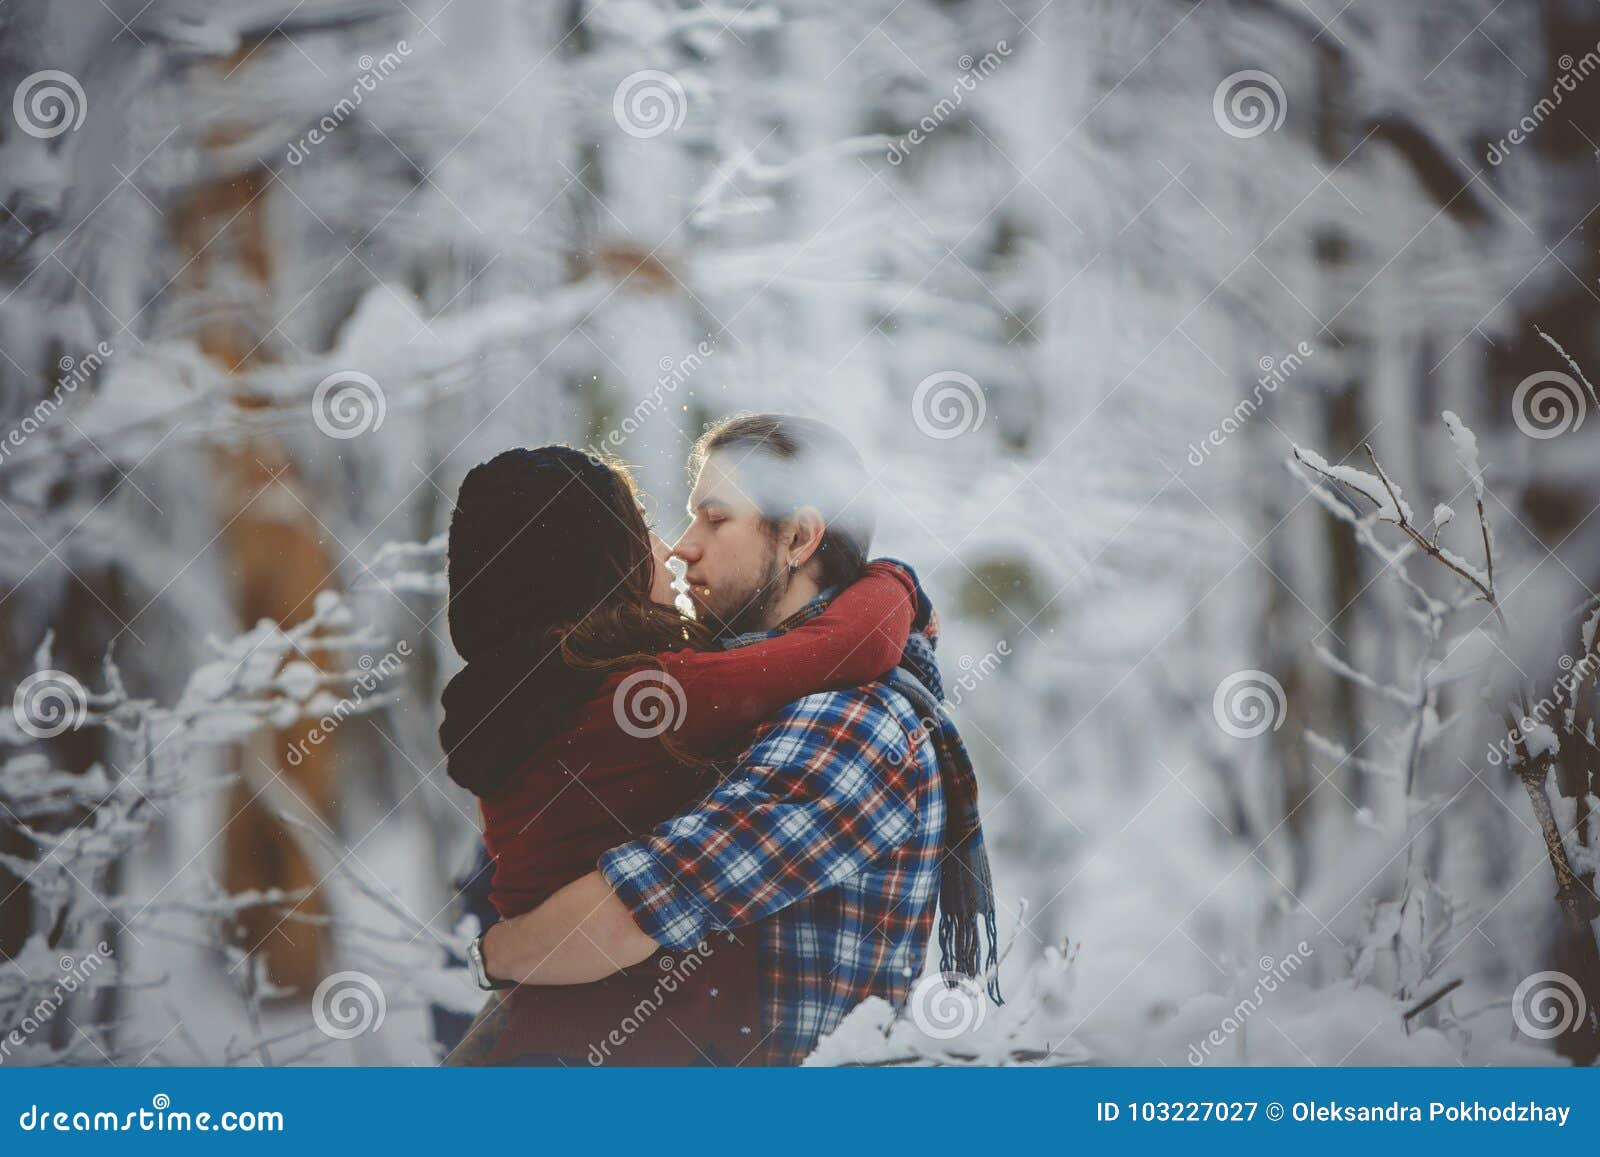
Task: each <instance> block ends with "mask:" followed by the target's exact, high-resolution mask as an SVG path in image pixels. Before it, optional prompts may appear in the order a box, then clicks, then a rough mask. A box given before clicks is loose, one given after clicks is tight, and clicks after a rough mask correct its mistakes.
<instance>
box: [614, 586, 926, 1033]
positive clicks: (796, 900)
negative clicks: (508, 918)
mask: <svg viewBox="0 0 1600 1157" xmlns="http://www.w3.org/2000/svg"><path fill="white" fill-rule="evenodd" d="M808 609H809V608H808ZM788 625H792V621H791V623H789V624H786V626H788ZM762 637H765V636H762ZM746 638H748V637H746ZM739 641H740V642H743V641H745V640H744V639H741V640H739ZM919 727H920V725H919V721H918V718H917V715H916V713H915V711H914V710H913V709H912V706H911V704H910V702H909V701H908V700H907V699H906V698H905V697H904V696H903V695H901V694H900V693H898V692H897V691H894V690H893V689H891V688H890V687H889V686H888V685H887V684H886V683H881V682H878V683H871V684H867V685H866V686H863V687H857V688H853V689H851V690H848V691H835V692H825V693H820V694H816V695H809V696H807V697H806V698H804V699H800V700H798V701H796V702H795V703H792V704H790V705H789V706H788V707H787V708H785V709H784V710H783V711H782V712H781V713H780V714H779V715H778V717H777V718H776V719H774V720H773V721H772V722H770V723H768V724H766V725H765V726H764V727H762V729H761V730H760V731H758V732H757V733H756V737H755V740H754V742H753V743H752V745H751V746H750V747H749V748H748V749H747V750H746V751H745V753H744V754H743V755H742V756H741V757H740V759H739V763H738V766H737V767H736V768H735V769H734V770H733V771H732V772H731V773H730V774H729V775H728V776H727V777H726V778H725V779H724V780H723V781H722V783H721V784H720V785H719V786H718V787H717V788H716V789H715V790H714V791H712V792H711V793H710V794H709V795H708V796H707V797H706V798H705V799H704V800H703V801H701V803H700V804H698V805H697V806H696V807H695V808H694V809H693V810H691V811H687V812H684V813H683V814H681V815H679V816H677V817H675V818H673V819H671V820H668V821H667V822H666V823H664V824H662V825H660V826H659V827H657V828H656V829H655V831H654V832H652V833H651V834H650V835H649V836H646V837H643V838H641V839H638V840H634V841H633V842H631V843H627V844H624V845H622V846H621V847H619V848H614V849H612V850H611V851H610V852H607V853H606V854H605V855H604V856H602V857H601V859H600V865H599V866H600V870H601V872H602V873H603V874H604V875H605V877H606V879H607V880H608V881H609V882H610V883H611V885H612V887H613V888H614V889H615V890H616V892H617V894H618V896H619V897H620V898H621V899H622V901H623V902H624V903H625V904H626V905H627V906H628V908H629V909H630V910H631V911H632V912H633V914H634V917H635V919H636V920H637V921H638V923H639V927H640V928H641V929H643V930H644V931H645V932H646V933H647V934H648V935H650V936H651V937H652V938H653V939H655V940H656V941H658V942H659V943H660V944H662V945H663V946H664V947H667V948H673V949H678V950H686V949H689V948H692V947H693V946H694V945H696V944H698V943H699V942H700V941H701V940H703V939H704V938H705V937H706V935H707V934H708V933H709V932H711V931H714V930H719V929H729V928H737V927H741V926H744V925H748V924H752V923H755V922H757V921H760V925H759V928H758V934H759V936H760V941H759V942H760V945H761V949H760V960H761V973H762V977H761V984H762V988H761V995H762V1005H763V1015H764V1017H765V1023H764V1024H763V1026H762V1029H763V1040H762V1041H761V1043H760V1045H759V1047H756V1048H753V1050H752V1051H753V1055H754V1056H756V1057H759V1059H761V1060H763V1061H766V1062H769V1063H776V1064H797V1063H799V1062H800V1061H801V1060H803V1059H804V1058H805V1056H806V1054H807V1053H809V1052H810V1051H811V1050H812V1048H814V1047H815V1045H816V1043H817V1040H818V1038H819V1037H821V1036H822V1035H823V1034H824V1033H827V1032H829V1031H831V1030H832V1029H833V1028H834V1027H836V1026H837V1025H838V1023H839V1021H840V1020H842V1019H843V1018H844V1016H845V1014H846V1013H848V1012H849V1011H850V1010H851V1009H852V1008H854V1007H855V1006H856V1005H857V1004H859V1003H860V1002H861V1001H862V1000H865V999H866V998H867V997H869V996H879V997H883V998H884V999H886V1000H888V1001H890V1002H891V1003H893V1004H895V1005H896V1006H899V1005H901V1004H902V1003H903V1002H904V1001H905V999H906V997H907V996H908V995H909V993H910V989H911V985H912V983H913V981H914V980H915V979H916V977H917V976H919V975H921V972H922V967H923V961H924V957H925V956H926V953H927V947H928V940H929V937H930V935H931V932H932V928H933V920H934V915H935V909H936V908H937V900H938V890H939V861H940V856H941V853H942V848H943V838H944V830H945V806H944V797H943V793H942V790H941V786H940V774H939V766H938V762H937V757H936V755H935V753H934V751H933V745H932V744H931V743H929V742H927V740H926V739H925V738H921V732H920V730H919ZM914 737H916V738H914Z"/></svg>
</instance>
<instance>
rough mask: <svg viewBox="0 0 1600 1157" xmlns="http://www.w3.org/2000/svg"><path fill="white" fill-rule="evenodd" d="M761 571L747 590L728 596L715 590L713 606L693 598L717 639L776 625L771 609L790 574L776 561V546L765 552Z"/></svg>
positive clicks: (781, 593)
mask: <svg viewBox="0 0 1600 1157" xmlns="http://www.w3.org/2000/svg"><path fill="white" fill-rule="evenodd" d="M762 570H763V573H762V576H761V578H760V579H758V580H757V581H756V582H755V583H754V584H752V586H751V587H750V588H749V589H747V590H743V591H738V592H735V593H732V594H731V595H730V594H729V593H728V592H718V598H717V601H716V603H715V604H714V605H707V604H705V603H702V602H700V601H699V600H698V599H697V600H695V609H696V610H697V611H698V612H700V614H701V615H702V616H703V618H704V619H706V620H708V621H707V622H706V625H707V626H709V627H710V628H711V629H712V630H714V631H715V632H716V633H717V636H718V637H719V638H724V639H725V638H728V637H730V636H733V635H744V634H748V633H750V632H751V631H765V630H768V629H769V628H771V627H773V626H776V624H775V623H773V622H772V621H771V615H772V608H773V607H774V606H776V605H777V604H778V603H779V602H780V601H782V599H783V596H784V595H786V594H788V592H789V573H788V571H787V570H785V569H784V568H783V567H782V566H781V565H780V564H779V562H778V550H777V547H776V545H774V546H773V547H772V549H771V550H770V551H769V552H768V554H767V557H766V560H765V563H764V565H763V568H762Z"/></svg>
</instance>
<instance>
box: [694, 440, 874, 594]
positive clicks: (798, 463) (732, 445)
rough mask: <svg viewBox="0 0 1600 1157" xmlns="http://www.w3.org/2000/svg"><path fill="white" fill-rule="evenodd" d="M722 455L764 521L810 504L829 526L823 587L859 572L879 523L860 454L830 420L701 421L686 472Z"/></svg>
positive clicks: (820, 554)
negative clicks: (708, 423)
mask: <svg viewBox="0 0 1600 1157" xmlns="http://www.w3.org/2000/svg"><path fill="white" fill-rule="evenodd" d="M718 453H721V454H725V455H727V456H728V457H729V458H730V459H731V460H732V461H731V465H732V466H733V468H734V469H735V470H737V471H738V473H739V478H740V480H741V482H742V484H743V486H744V489H745V490H746V493H748V494H749V496H750V498H751V499H752V500H753V501H754V502H755V503H756V505H757V507H759V508H760V510H761V514H762V517H763V518H764V519H766V521H767V523H768V524H769V526H771V527H773V528H776V526H777V524H778V523H780V522H782V521H783V520H784V519H787V518H791V517H793V516H794V514H795V512H796V511H798V510H799V509H800V508H801V507H802V506H814V507H816V509H817V510H818V511H819V512H820V513H821V514H822V520H823V523H824V524H825V527H826V529H825V530H824V532H823V536H822V542H821V544H820V545H819V546H818V548H817V558H818V559H819V561H820V563H821V567H822V576H821V578H822V585H823V586H824V587H831V586H844V585H846V584H848V583H852V582H854V581H855V580H856V579H858V578H860V577H861V571H862V568H863V567H865V566H866V563H867V553H868V551H870V550H871V548H872V535H873V531H874V530H875V529H876V522H877V518H876V514H875V512H874V508H873V496H872V493H871V490H872V483H871V479H870V477H869V476H868V474H867V466H866V463H865V462H863V461H862V459H861V454H860V453H859V452H858V451H857V450H856V448H855V447H854V446H853V445H851V443H850V439H848V438H846V437H845V436H844V435H843V434H842V433H840V432H839V431H838V430H836V429H834V427H832V426H830V425H828V424H827V423H826V422H819V421H817V420H816V419H815V418H801V417H798V416H796V415H794V414H737V415H735V416H734V417H731V418H724V419H723V420H722V421H720V422H717V423H715V424H713V425H711V426H708V427H707V428H706V431H705V433H703V434H701V435H700V437H699V438H698V439H697V440H696V441H695V444H694V449H693V450H692V451H691V452H690V454H689V471H690V474H691V476H693V475H696V474H698V473H699V472H700V469H701V467H703V466H704V465H705V462H706V459H707V458H709V457H711V455H713V454H718Z"/></svg>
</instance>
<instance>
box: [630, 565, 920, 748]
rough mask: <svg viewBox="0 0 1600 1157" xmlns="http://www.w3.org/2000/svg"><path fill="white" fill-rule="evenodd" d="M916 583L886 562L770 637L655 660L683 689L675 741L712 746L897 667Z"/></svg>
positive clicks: (907, 632) (665, 656)
mask: <svg viewBox="0 0 1600 1157" xmlns="http://www.w3.org/2000/svg"><path fill="white" fill-rule="evenodd" d="M916 594H917V585H916V579H914V578H913V577H912V576H911V574H910V572H908V571H907V570H905V568H903V567H901V566H899V565H897V564H895V563H891V562H882V561H879V562H873V563H869V564H868V565H867V568H866V573H865V574H864V575H863V576H862V578H861V579H859V580H858V581H856V582H854V583H851V584H850V586H848V587H846V588H845V589H844V590H843V591H842V592H840V594H839V596H838V597H837V598H835V599H834V600H833V602H832V603H830V604H829V605H828V609H827V610H825V611H823V612H822V613H821V614H820V615H818V616H817V617H816V618H814V619H812V620H810V621H809V622H807V623H803V624H801V625H800V626H798V627H795V628H794V629H793V630H791V631H786V632H785V633H784V634H782V635H779V636H777V637H776V638H773V639H768V640H766V641H764V642H760V643H751V644H750V645H748V646H744V647H736V648H734V649H733V650H729V651H674V652H673V653H671V654H669V655H663V656H662V657H661V661H662V665H663V666H664V667H665V668H666V671H667V674H669V675H671V676H672V678H673V679H675V680H677V682H678V684H679V685H680V686H681V687H682V688H683V693H684V696H683V701H684V705H685V709H684V711H683V723H682V726H681V727H679V728H678V729H676V730H675V731H674V732H673V738H674V740H675V741H677V742H681V743H684V744H687V745H689V746H691V747H696V746H709V745H714V744H716V743H718V742H720V741H722V740H725V739H732V738H734V737H737V736H739V735H740V733H742V732H744V731H748V730H749V729H750V728H752V727H754V726H755V725H756V724H758V723H762V722H765V721H766V720H768V719H770V718H772V716H773V715H775V714H777V712H778V711H779V710H780V709H781V708H783V707H785V706H786V705H788V704H790V703H792V702H794V701H795V700H796V699H802V698H804V697H805V696H807V695H810V694H812V693H813V692H816V691H836V690H842V689H844V688H846V687H855V686H858V685H859V684H862V683H869V682H871V681H872V680H874V679H876V678H878V677H879V676H880V675H882V674H883V673H884V672H886V671H888V670H890V669H891V668H892V667H894V665H895V664H896V663H898V662H899V661H900V654H901V652H902V651H903V650H904V649H905V644H906V636H907V634H909V632H910V630H911V619H912V615H913V613H914V611H915V603H916Z"/></svg>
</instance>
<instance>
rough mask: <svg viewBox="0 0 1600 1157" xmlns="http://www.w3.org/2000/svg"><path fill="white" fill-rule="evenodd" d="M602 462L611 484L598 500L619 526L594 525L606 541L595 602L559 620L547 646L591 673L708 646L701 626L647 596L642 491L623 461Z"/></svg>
mask: <svg viewBox="0 0 1600 1157" xmlns="http://www.w3.org/2000/svg"><path fill="white" fill-rule="evenodd" d="M604 465H605V466H606V467H608V469H609V474H610V483H611V485H610V488H609V489H608V490H607V492H606V493H603V494H600V495H598V496H597V497H598V498H599V499H600V500H601V503H602V505H604V507H605V508H606V510H607V511H608V512H609V514H610V515H611V517H612V518H614V519H615V520H616V523H615V524H614V525H612V526H607V527H599V528H597V530H598V531H599V535H598V537H599V538H600V540H601V541H602V543H603V544H604V546H603V548H602V551H601V554H602V563H601V567H600V573H599V576H598V585H597V589H596V590H595V592H594V605H593V607H592V609H590V610H589V612H588V613H587V614H585V615H584V616H583V617H582V618H580V619H578V620H577V621H575V622H566V623H557V624H554V625H553V626H552V627H551V629H550V643H551V644H552V645H559V647H560V650H561V658H562V660H563V661H564V662H565V663H566V664H567V666H569V667H573V668H575V669H578V670H590V671H593V670H600V671H611V670H616V669H618V668H622V667H632V666H638V665H651V664H655V663H656V659H655V656H656V655H657V654H658V653H660V652H662V651H681V650H683V649H684V648H685V647H692V648H695V649H696V650H708V649H710V647H711V646H712V641H713V640H712V634H711V632H710V631H709V630H707V629H706V627H705V626H704V625H702V624H700V623H697V622H695V621H694V620H692V619H686V618H684V617H683V616H682V615H681V614H679V613H678V611H677V610H676V609H675V608H673V607H664V606H662V605H661V604H660V603H657V602H655V601H653V600H652V599H651V598H650V588H651V587H652V586H653V585H654V584H655V568H656V560H655V553H654V552H653V551H652V550H651V549H650V528H649V526H648V525H647V524H646V523H645V519H644V512H643V511H642V510H641V509H640V507H639V495H638V489H637V487H636V486H635V484H634V481H633V475H632V474H630V473H629V472H628V468H627V467H626V466H624V465H623V464H622V463H621V462H619V461H616V460H614V459H606V460H605V461H604Z"/></svg>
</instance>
